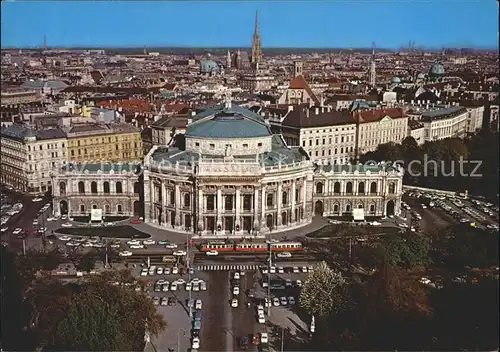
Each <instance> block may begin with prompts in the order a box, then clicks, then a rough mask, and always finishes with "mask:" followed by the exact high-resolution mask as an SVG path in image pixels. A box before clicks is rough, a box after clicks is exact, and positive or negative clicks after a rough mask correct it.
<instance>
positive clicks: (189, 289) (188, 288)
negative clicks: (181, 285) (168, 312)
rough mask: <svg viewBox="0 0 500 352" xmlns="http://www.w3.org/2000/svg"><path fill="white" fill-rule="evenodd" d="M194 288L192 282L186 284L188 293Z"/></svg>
mask: <svg viewBox="0 0 500 352" xmlns="http://www.w3.org/2000/svg"><path fill="white" fill-rule="evenodd" d="M192 287H193V284H192V283H190V282H188V283H187V284H186V291H191V288H192Z"/></svg>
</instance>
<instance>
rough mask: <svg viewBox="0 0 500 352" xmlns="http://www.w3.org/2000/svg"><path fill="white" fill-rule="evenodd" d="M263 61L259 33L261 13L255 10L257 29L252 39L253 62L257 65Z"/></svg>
mask: <svg viewBox="0 0 500 352" xmlns="http://www.w3.org/2000/svg"><path fill="white" fill-rule="evenodd" d="M261 62H262V46H261V41H260V34H259V15H258V12H257V11H255V30H254V32H253V40H252V64H254V65H256V64H259V63H261Z"/></svg>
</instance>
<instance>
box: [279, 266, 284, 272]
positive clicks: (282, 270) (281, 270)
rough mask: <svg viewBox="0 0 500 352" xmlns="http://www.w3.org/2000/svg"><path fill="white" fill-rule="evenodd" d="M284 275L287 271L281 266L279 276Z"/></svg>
mask: <svg viewBox="0 0 500 352" xmlns="http://www.w3.org/2000/svg"><path fill="white" fill-rule="evenodd" d="M284 273H285V269H284V268H283V267H282V266H280V267H279V268H278V274H284Z"/></svg>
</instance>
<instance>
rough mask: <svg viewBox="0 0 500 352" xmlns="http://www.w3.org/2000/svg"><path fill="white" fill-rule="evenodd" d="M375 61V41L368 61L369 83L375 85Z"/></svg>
mask: <svg viewBox="0 0 500 352" xmlns="http://www.w3.org/2000/svg"><path fill="white" fill-rule="evenodd" d="M375 65H376V63H375V42H373V44H372V58H371V62H370V85H371V86H372V87H375V85H376V83H377V71H376V66H375Z"/></svg>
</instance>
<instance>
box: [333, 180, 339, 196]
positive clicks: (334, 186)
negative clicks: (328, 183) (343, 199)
mask: <svg viewBox="0 0 500 352" xmlns="http://www.w3.org/2000/svg"><path fill="white" fill-rule="evenodd" d="M333 193H336V194H340V182H335V183H334V185H333Z"/></svg>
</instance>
